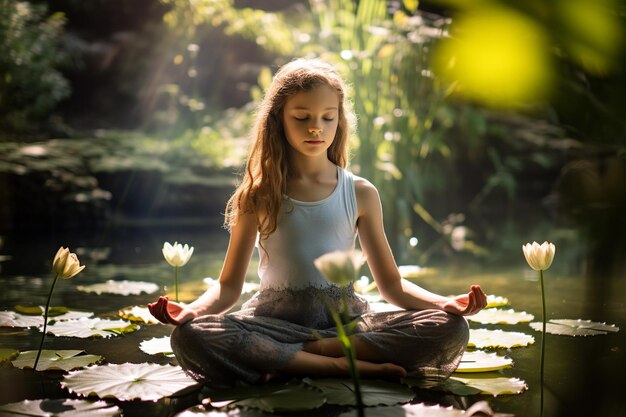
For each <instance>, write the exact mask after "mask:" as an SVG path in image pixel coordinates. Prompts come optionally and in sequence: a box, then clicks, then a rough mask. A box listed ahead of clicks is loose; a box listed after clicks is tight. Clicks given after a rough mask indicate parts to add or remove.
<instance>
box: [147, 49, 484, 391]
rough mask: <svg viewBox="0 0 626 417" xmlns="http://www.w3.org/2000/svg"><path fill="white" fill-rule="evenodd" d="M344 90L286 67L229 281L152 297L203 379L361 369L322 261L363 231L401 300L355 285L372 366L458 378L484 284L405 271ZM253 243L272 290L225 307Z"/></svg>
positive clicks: (363, 363)
mask: <svg viewBox="0 0 626 417" xmlns="http://www.w3.org/2000/svg"><path fill="white" fill-rule="evenodd" d="M345 101H346V98H345V86H344V83H343V81H342V79H341V77H340V76H339V75H338V73H337V72H336V70H335V68H334V67H332V66H331V65H329V64H327V63H325V62H322V61H319V60H305V59H298V60H295V61H293V62H290V63H288V64H286V65H285V66H283V67H282V68H281V69H280V70H279V71H278V73H277V74H276V75H275V76H274V80H273V82H272V84H271V86H270V87H269V89H268V91H267V92H266V94H265V98H264V99H263V101H262V102H261V104H260V106H259V108H258V113H257V115H256V124H255V126H254V130H253V135H254V137H253V144H252V148H251V151H250V155H249V158H248V161H247V166H246V171H245V174H244V177H243V180H242V182H241V184H240V185H239V187H238V188H237V190H236V191H235V193H234V194H233V196H232V197H231V198H230V200H229V201H228V204H227V206H226V224H227V226H228V227H229V229H230V242H229V244H228V250H227V252H226V258H225V260H224V265H223V268H222V271H221V273H220V276H219V284H217V285H215V286H213V287H211V288H210V289H209V290H207V291H206V292H205V293H204V294H203V295H201V296H200V297H199V298H198V299H197V300H195V301H194V302H192V303H191V304H189V305H181V304H177V303H175V302H172V301H169V300H168V299H167V298H166V297H161V298H159V300H158V301H157V302H156V303H152V304H150V306H149V307H150V311H151V312H152V314H153V315H154V316H155V317H156V318H157V319H159V320H160V321H161V322H164V323H170V324H173V325H176V328H175V329H174V331H173V333H172V336H171V345H172V349H173V351H174V353H175V354H176V358H177V359H178V362H179V363H180V365H181V366H182V367H183V368H184V369H185V370H187V371H188V372H189V373H190V374H192V375H193V376H194V377H196V378H198V379H201V380H203V381H205V382H207V383H209V384H213V385H232V384H235V383H237V382H244V383H257V382H262V381H266V380H268V379H269V378H271V377H272V376H274V375H289V374H292V375H311V376H349V375H350V373H349V372H350V371H349V365H348V361H347V359H346V358H345V357H344V355H343V350H342V348H341V344H340V342H339V340H338V339H337V337H336V336H337V333H336V331H335V328H334V326H335V325H334V322H333V319H332V316H331V315H330V313H329V310H328V308H329V306H330V307H331V308H334V309H335V310H337V311H338V310H339V308H340V305H341V298H342V295H341V291H342V289H341V288H340V287H338V286H336V285H334V284H331V283H329V282H328V281H327V280H326V279H324V277H323V276H322V275H321V273H320V272H319V271H318V270H317V269H316V267H315V265H314V260H315V259H316V258H318V257H320V256H321V255H323V254H325V253H327V252H333V251H337V250H343V251H345V250H352V249H354V247H355V240H356V236H357V235H358V237H359V241H360V246H361V248H362V250H363V253H364V255H365V257H366V259H367V263H368V265H369V268H370V270H371V272H372V275H373V278H374V280H375V281H376V284H377V285H378V290H379V291H380V293H381V295H382V296H383V298H384V299H385V300H387V301H388V302H389V303H391V304H394V305H396V306H398V307H401V308H402V309H403V310H401V311H393V312H370V310H369V306H368V303H367V302H366V301H365V300H364V299H362V298H361V297H359V296H358V295H357V294H355V293H354V289H353V288H352V286H349V287H348V289H347V291H348V294H347V300H348V310H349V314H350V316H351V317H353V318H354V319H355V320H356V323H357V324H356V328H355V330H354V333H353V335H352V336H351V339H352V343H353V344H354V346H355V348H356V353H357V359H358V360H357V362H356V366H357V367H358V370H359V373H360V375H361V376H364V377H391V378H394V377H403V376H406V375H407V374H409V375H413V376H429V377H430V376H435V377H441V378H446V377H448V376H449V375H450V373H452V371H454V370H455V369H456V367H457V365H458V363H459V360H460V357H461V355H462V353H463V351H464V349H465V346H466V344H467V341H468V334H469V330H468V325H467V322H466V320H465V318H463V316H464V315H470V314H475V313H477V312H478V311H480V310H481V309H482V308H484V307H485V305H486V303H487V300H486V296H485V293H484V292H483V291H482V290H481V288H480V287H479V286H478V285H473V286H472V287H471V289H470V291H469V292H468V293H467V294H462V295H459V296H456V297H443V296H440V295H437V294H433V293H431V292H429V291H426V290H425V289H422V288H420V287H419V286H417V285H415V284H412V283H411V282H409V281H406V280H404V279H402V278H401V276H400V273H399V272H398V268H397V266H396V263H395V261H394V258H393V255H392V253H391V250H390V248H389V244H388V243H387V238H386V236H385V232H384V230H383V217H382V209H381V202H380V198H379V196H378V192H377V190H376V188H375V187H374V186H373V185H372V184H371V183H370V182H368V181H367V180H365V179H363V178H360V177H358V176H356V175H353V174H351V173H350V172H348V171H346V169H345V167H346V164H347V141H348V136H349V123H348V120H349V114H348V110H347V108H346V104H345ZM255 246H258V253H259V268H258V273H259V277H260V289H259V291H258V292H257V293H256V294H255V295H254V296H253V297H252V298H251V299H250V300H249V301H247V302H246V303H244V304H243V306H242V308H241V310H240V311H237V312H233V313H229V314H225V312H226V311H228V310H229V309H230V308H231V307H233V305H235V303H236V302H237V301H238V299H239V297H240V295H241V291H242V286H243V283H244V276H245V274H246V270H247V268H248V265H249V262H250V258H251V256H252V252H253V250H254V248H255Z"/></svg>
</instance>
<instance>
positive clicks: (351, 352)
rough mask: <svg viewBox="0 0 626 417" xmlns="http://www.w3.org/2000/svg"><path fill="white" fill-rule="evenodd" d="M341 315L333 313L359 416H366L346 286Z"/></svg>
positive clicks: (342, 292)
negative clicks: (351, 331) (348, 367)
mask: <svg viewBox="0 0 626 417" xmlns="http://www.w3.org/2000/svg"><path fill="white" fill-rule="evenodd" d="M341 304H342V305H341V310H342V311H341V313H342V314H341V315H342V316H343V318H342V317H341V316H340V315H337V314H333V318H334V319H335V324H336V325H337V334H338V336H339V337H338V339H339V341H340V342H341V348H342V350H343V353H344V355H346V359H347V360H348V365H349V366H350V376H351V377H352V383H353V384H354V396H355V397H356V398H355V399H356V407H357V415H358V417H365V407H364V405H363V396H362V394H361V382H360V381H359V370H358V369H357V367H356V350H355V349H354V346H353V345H352V342H351V340H350V335H349V334H348V331H346V327H347V326H348V324H349V322H350V315H349V313H348V296H347V294H346V288H345V287H344V288H342V290H341Z"/></svg>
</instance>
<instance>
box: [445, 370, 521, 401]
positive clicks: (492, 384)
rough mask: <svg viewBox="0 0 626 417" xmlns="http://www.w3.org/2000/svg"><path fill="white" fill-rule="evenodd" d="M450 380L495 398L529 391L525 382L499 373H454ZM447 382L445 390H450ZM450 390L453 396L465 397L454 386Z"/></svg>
mask: <svg viewBox="0 0 626 417" xmlns="http://www.w3.org/2000/svg"><path fill="white" fill-rule="evenodd" d="M449 380H451V381H457V382H461V383H463V384H465V385H467V386H468V387H470V388H474V389H476V390H479V391H480V394H488V395H493V396H494V397H496V396H498V395H504V394H520V393H522V392H523V391H525V390H526V389H528V385H527V384H526V382H524V381H523V380H521V379H519V378H506V377H503V376H502V375H500V374H498V373H479V374H457V373H453V374H452V376H451V377H450V378H449ZM446 382H447V381H446ZM446 382H444V383H443V384H442V386H443V387H444V389H446V388H448V385H446ZM450 388H451V389H447V390H449V391H450V392H452V393H453V394H457V395H464V394H460V393H459V392H456V391H455V390H454V387H453V386H450Z"/></svg>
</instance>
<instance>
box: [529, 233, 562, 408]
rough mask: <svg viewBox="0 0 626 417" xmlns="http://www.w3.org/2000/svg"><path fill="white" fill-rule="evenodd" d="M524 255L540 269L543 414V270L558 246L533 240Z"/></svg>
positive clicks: (544, 324) (549, 262)
mask: <svg viewBox="0 0 626 417" xmlns="http://www.w3.org/2000/svg"><path fill="white" fill-rule="evenodd" d="M522 251H523V252H524V257H525V258H526V262H528V265H530V267H531V268H532V269H534V270H535V271H539V282H540V284H541V318H542V323H543V326H542V331H541V360H540V363H541V364H540V367H541V370H540V375H541V376H540V378H541V405H540V415H541V416H543V369H544V356H545V338H546V296H545V291H544V286H543V271H545V270H546V269H548V268H550V265H552V260H553V259H554V252H555V251H556V247H555V246H554V243H549V242H547V241H546V242H543V243H542V244H541V245H539V243H537V242H533V243H532V245H531V244H530V243H527V244H525V245H523V246H522Z"/></svg>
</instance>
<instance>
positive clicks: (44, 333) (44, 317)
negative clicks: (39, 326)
mask: <svg viewBox="0 0 626 417" xmlns="http://www.w3.org/2000/svg"><path fill="white" fill-rule="evenodd" d="M58 278H59V274H55V275H54V281H52V286H51V287H50V292H49V293H48V301H46V309H45V310H44V313H43V333H42V334H41V342H39V350H38V351H37V358H35V365H34V366H33V372H35V371H36V370H37V364H38V363H39V357H40V356H41V349H42V348H43V341H44V339H45V338H46V329H47V328H48V309H49V308H50V299H52V291H54V286H55V285H56V283H57V279H58Z"/></svg>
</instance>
